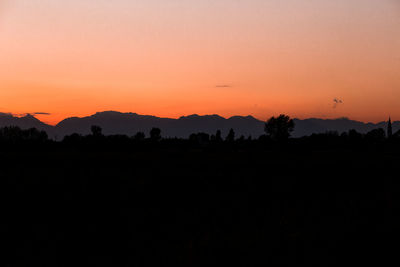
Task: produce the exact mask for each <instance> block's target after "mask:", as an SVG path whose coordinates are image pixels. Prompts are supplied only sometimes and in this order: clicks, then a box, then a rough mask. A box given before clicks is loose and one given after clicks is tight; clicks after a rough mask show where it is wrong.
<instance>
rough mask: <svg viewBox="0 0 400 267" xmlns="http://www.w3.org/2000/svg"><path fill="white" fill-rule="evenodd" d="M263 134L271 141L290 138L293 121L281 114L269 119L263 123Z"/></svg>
mask: <svg viewBox="0 0 400 267" xmlns="http://www.w3.org/2000/svg"><path fill="white" fill-rule="evenodd" d="M264 130H265V132H266V134H267V135H268V136H269V137H271V139H273V140H277V141H283V140H286V139H288V138H289V137H290V133H291V132H293V130H294V121H293V119H291V118H290V117H289V116H287V115H284V114H281V115H279V117H277V118H275V117H271V118H270V119H269V120H268V121H267V122H266V123H265V129H264Z"/></svg>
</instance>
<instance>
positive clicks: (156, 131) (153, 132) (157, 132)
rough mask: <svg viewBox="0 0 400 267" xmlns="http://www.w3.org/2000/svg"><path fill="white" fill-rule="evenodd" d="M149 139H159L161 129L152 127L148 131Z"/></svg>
mask: <svg viewBox="0 0 400 267" xmlns="http://www.w3.org/2000/svg"><path fill="white" fill-rule="evenodd" d="M150 139H151V140H153V141H159V140H160V139H161V129H160V128H152V129H151V131H150Z"/></svg>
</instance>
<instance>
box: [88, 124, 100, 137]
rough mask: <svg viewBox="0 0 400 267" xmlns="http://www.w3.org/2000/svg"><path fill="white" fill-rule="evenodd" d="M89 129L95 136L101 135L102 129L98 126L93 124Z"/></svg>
mask: <svg viewBox="0 0 400 267" xmlns="http://www.w3.org/2000/svg"><path fill="white" fill-rule="evenodd" d="M90 130H91V131H92V135H93V136H95V137H99V136H103V129H101V127H100V126H97V125H93V126H92V127H91V128H90Z"/></svg>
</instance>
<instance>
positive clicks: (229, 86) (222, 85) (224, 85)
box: [215, 84, 233, 88]
mask: <svg viewBox="0 0 400 267" xmlns="http://www.w3.org/2000/svg"><path fill="white" fill-rule="evenodd" d="M215 87H217V88H231V87H233V86H232V85H230V84H218V85H216V86H215Z"/></svg>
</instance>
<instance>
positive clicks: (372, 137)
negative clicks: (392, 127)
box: [365, 128, 386, 142]
mask: <svg viewBox="0 0 400 267" xmlns="http://www.w3.org/2000/svg"><path fill="white" fill-rule="evenodd" d="M365 138H366V139H367V140H368V141H373V142H377V141H383V140H384V139H385V138H386V134H385V130H384V129H382V128H379V129H373V130H371V131H369V132H368V133H367V134H366V135H365Z"/></svg>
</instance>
